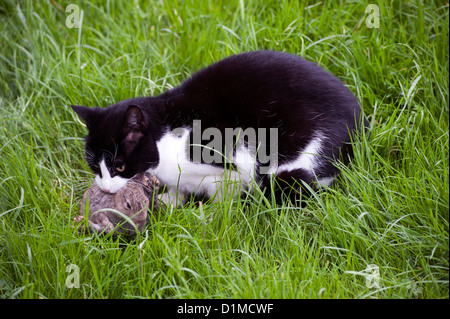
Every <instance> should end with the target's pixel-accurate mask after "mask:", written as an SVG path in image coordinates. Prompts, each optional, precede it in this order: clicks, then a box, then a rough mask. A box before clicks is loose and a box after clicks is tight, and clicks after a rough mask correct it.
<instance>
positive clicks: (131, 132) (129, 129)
mask: <svg viewBox="0 0 450 319" xmlns="http://www.w3.org/2000/svg"><path fill="white" fill-rule="evenodd" d="M145 126H146V123H145V118H144V114H143V113H142V111H141V109H140V108H139V107H138V106H136V105H130V106H129V107H128V109H127V112H126V113H125V120H124V125H123V130H124V133H125V134H124V135H125V138H124V141H123V142H124V144H125V150H126V152H127V154H129V153H131V152H132V151H133V150H134V148H135V147H136V145H137V144H138V143H139V141H140V140H141V138H142V136H144V131H145Z"/></svg>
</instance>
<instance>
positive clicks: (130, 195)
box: [75, 172, 159, 235]
mask: <svg viewBox="0 0 450 319" xmlns="http://www.w3.org/2000/svg"><path fill="white" fill-rule="evenodd" d="M158 186H159V181H158V180H157V179H156V177H155V176H154V175H151V174H149V173H147V172H144V173H140V174H137V175H136V176H135V177H134V178H132V179H130V180H129V181H128V182H127V184H126V185H125V187H123V188H122V189H121V190H119V191H118V192H117V193H115V194H111V193H105V192H103V191H102V190H101V189H100V187H98V186H97V184H96V183H92V185H91V187H90V188H89V189H88V190H87V191H86V192H85V193H84V196H83V199H82V201H81V207H80V216H78V217H76V218H75V221H76V222H80V221H82V220H83V219H84V217H85V216H86V215H87V214H88V223H87V226H88V227H85V226H86V223H83V224H82V225H81V226H80V227H79V229H78V232H79V233H80V234H82V233H105V234H106V233H110V232H112V231H116V232H119V233H124V234H127V235H135V234H136V228H135V227H134V226H133V225H132V224H130V223H129V222H127V220H126V219H125V218H123V216H121V214H119V213H118V212H117V211H119V212H120V213H122V214H123V215H125V216H127V217H128V218H130V219H131V220H132V222H133V223H134V224H135V225H136V226H137V230H138V231H142V230H143V229H144V226H145V223H146V222H147V214H148V211H149V209H150V210H151V209H152V208H153V210H156V209H158V206H159V205H158V201H157V196H156V194H157V191H158ZM153 194H155V195H153ZM87 203H89V209H86V205H87ZM108 208H110V209H111V210H108Z"/></svg>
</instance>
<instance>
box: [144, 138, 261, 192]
mask: <svg viewBox="0 0 450 319" xmlns="http://www.w3.org/2000/svg"><path fill="white" fill-rule="evenodd" d="M189 133H190V130H188V129H183V130H179V131H178V132H177V134H174V133H173V132H168V133H165V134H164V135H163V136H162V138H161V139H160V140H159V141H158V142H156V147H157V149H158V152H159V158H160V161H159V164H158V166H157V167H156V168H154V169H149V170H148V172H150V173H153V174H155V175H156V176H157V177H158V179H159V180H160V181H161V183H162V184H164V185H167V186H168V187H169V193H170V194H172V196H171V197H173V194H174V193H176V192H177V191H178V196H181V197H182V196H183V194H189V193H198V194H206V195H207V196H209V197H212V196H214V195H215V196H216V200H217V199H219V198H221V197H222V196H223V195H224V192H227V193H230V192H233V189H232V188H233V187H232V186H233V185H234V186H236V184H248V183H249V182H250V180H251V178H253V176H254V173H255V163H256V160H255V158H254V156H253V157H252V156H251V155H250V154H249V153H248V150H247V149H246V148H244V147H243V148H242V149H240V150H238V151H237V152H236V154H235V157H234V161H233V162H234V163H235V164H236V166H237V168H238V170H237V171H235V170H230V169H224V168H223V167H219V166H213V165H209V164H202V163H193V162H191V161H190V159H189V156H188V153H187V151H188V148H187V145H188V143H189ZM224 166H225V165H224ZM224 181H227V182H226V183H224ZM232 184H233V185H232ZM224 185H226V186H227V187H226V188H227V189H225V186H224Z"/></svg>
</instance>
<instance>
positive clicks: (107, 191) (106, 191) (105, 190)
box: [103, 188, 111, 193]
mask: <svg viewBox="0 0 450 319" xmlns="http://www.w3.org/2000/svg"><path fill="white" fill-rule="evenodd" d="M103 191H104V192H105V193H111V190H110V189H107V188H105V189H104V190H103Z"/></svg>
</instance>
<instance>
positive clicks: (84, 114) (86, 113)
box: [71, 105, 102, 130]
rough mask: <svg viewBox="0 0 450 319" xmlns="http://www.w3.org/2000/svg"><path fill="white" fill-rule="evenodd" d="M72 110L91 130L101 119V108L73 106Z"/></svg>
mask: <svg viewBox="0 0 450 319" xmlns="http://www.w3.org/2000/svg"><path fill="white" fill-rule="evenodd" d="M71 107H72V109H73V110H74V111H75V113H77V114H78V116H79V117H81V119H82V120H83V121H84V122H85V123H86V126H87V128H88V129H89V130H91V128H92V127H94V126H95V124H96V123H97V122H98V120H99V119H100V112H101V111H102V109H101V108H99V107H95V108H92V107H87V106H80V105H71Z"/></svg>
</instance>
